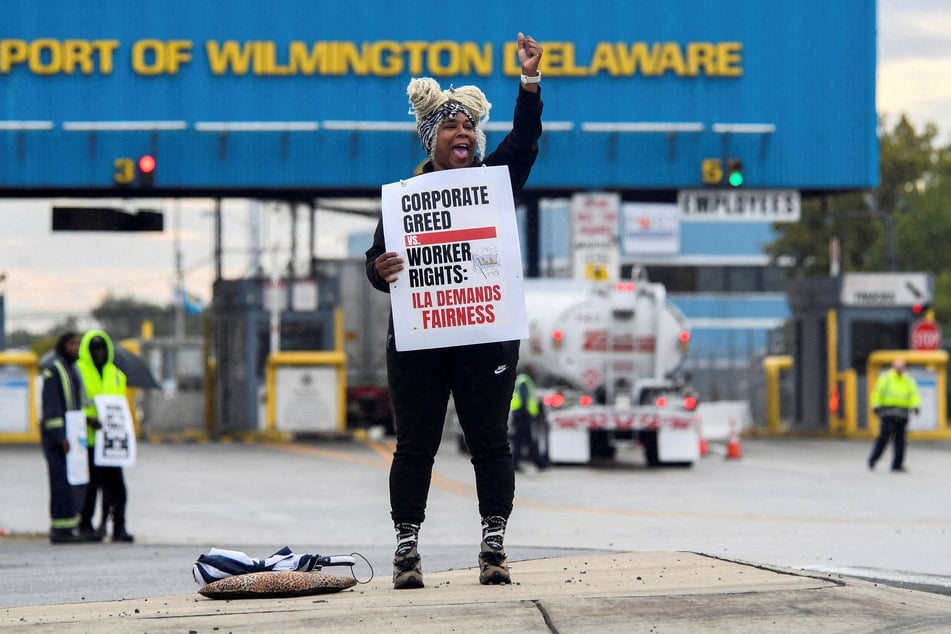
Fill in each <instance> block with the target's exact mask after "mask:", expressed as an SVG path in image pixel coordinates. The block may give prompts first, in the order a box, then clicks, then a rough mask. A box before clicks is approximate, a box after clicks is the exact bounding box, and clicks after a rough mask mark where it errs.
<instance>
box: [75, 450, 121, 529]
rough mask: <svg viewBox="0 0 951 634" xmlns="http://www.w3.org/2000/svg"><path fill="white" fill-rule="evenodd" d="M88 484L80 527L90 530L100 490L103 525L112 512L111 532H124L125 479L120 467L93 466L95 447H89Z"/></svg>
mask: <svg viewBox="0 0 951 634" xmlns="http://www.w3.org/2000/svg"><path fill="white" fill-rule="evenodd" d="M88 451H89V484H88V485H86V497H85V502H84V504H83V511H82V519H81V521H80V527H81V528H82V529H83V530H92V529H94V528H95V527H94V526H93V519H94V516H95V514H96V502H97V501H98V498H99V490H100V489H102V521H103V525H105V523H106V519H107V518H108V517H109V513H110V511H111V512H112V527H113V531H115V532H118V533H124V532H125V507H126V501H127V498H128V494H127V493H126V488H125V478H124V477H123V476H122V467H100V466H97V465H95V463H94V460H93V456H94V455H95V447H89V449H88Z"/></svg>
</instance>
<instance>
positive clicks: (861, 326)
mask: <svg viewBox="0 0 951 634" xmlns="http://www.w3.org/2000/svg"><path fill="white" fill-rule="evenodd" d="M850 323H851V326H850V329H851V337H850V339H851V341H852V355H851V357H852V358H851V360H850V362H849V367H852V368H855V369H857V370H859V371H860V372H861V371H864V369H865V365H866V364H867V363H868V358H869V355H870V354H872V352H874V351H875V350H902V349H904V348H906V347H907V346H908V329H909V322H908V321H907V320H902V321H881V320H876V321H872V320H866V319H853V320H852V321H851V322H850Z"/></svg>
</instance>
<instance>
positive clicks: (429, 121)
mask: <svg viewBox="0 0 951 634" xmlns="http://www.w3.org/2000/svg"><path fill="white" fill-rule="evenodd" d="M460 112H461V113H462V114H464V115H466V118H467V119H468V120H469V123H471V124H472V125H473V126H474V127H475V126H478V125H479V122H478V121H477V120H476V119H475V117H473V116H472V113H471V112H469V109H468V108H466V107H465V106H464V105H462V104H461V103H459V102H458V101H453V100H452V99H450V100H449V101H447V102H446V103H444V104H443V105H441V106H439V107H438V108H436V110H434V111H433V113H432V114H431V115H429V116H428V117H426V118H425V119H423V120H422V121H420V122H419V124H418V125H417V126H416V130H417V132H419V140H420V141H421V142H422V144H423V149H424V150H426V153H427V154H430V153H431V152H432V149H433V141H434V140H435V138H436V130H438V129H439V124H440V123H442V120H443V119H446V118H448V119H455V118H456V115H457V114H459V113H460Z"/></svg>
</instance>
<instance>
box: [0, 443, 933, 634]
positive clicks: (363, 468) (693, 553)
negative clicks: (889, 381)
mask: <svg viewBox="0 0 951 634" xmlns="http://www.w3.org/2000/svg"><path fill="white" fill-rule="evenodd" d="M719 449H721V448H717V447H714V448H713V451H712V455H711V456H708V457H706V458H704V459H703V461H702V462H701V463H699V464H697V465H695V466H694V467H693V468H690V469H670V470H668V469H660V470H658V469H648V468H646V467H645V466H644V465H643V464H641V463H640V462H639V459H637V458H634V459H631V460H624V459H622V460H621V461H619V463H616V464H612V465H598V466H590V467H589V466H585V467H555V468H552V469H550V470H547V471H545V472H540V473H534V472H529V473H526V474H522V475H520V476H519V479H518V484H517V487H518V489H517V501H516V510H515V512H514V513H513V517H512V521H511V523H510V527H509V531H508V533H507V538H506V547H507V550H508V553H509V557H510V560H511V562H512V563H511V565H512V574H513V581H514V583H513V584H512V585H510V586H501V587H483V586H480V585H479V584H478V570H477V568H475V565H476V560H475V559H476V552H477V545H478V540H479V526H478V515H477V512H476V509H475V495H474V492H473V486H472V479H471V466H469V464H468V462H467V460H466V459H465V457H464V456H460V455H458V454H456V453H455V452H454V451H453V450H452V448H451V447H450V446H449V445H448V443H447V446H446V447H444V449H443V452H442V453H441V454H440V457H439V458H438V459H437V465H436V476H435V478H434V481H433V489H432V492H431V495H430V505H429V510H428V513H429V517H428V519H427V522H426V523H425V524H424V526H423V531H422V533H421V536H420V552H421V554H422V556H423V567H424V573H425V579H426V587H425V588H423V589H420V590H411V591H396V590H393V589H392V585H391V581H390V576H389V573H390V570H389V562H390V558H391V557H392V547H393V545H394V534H393V529H392V526H391V525H390V522H389V520H388V508H387V505H386V487H387V484H386V482H387V466H388V461H389V454H388V452H389V450H390V447H389V446H388V443H387V442H378V443H375V442H366V443H357V442H352V441H347V440H332V441H330V440H328V441H319V440H317V441H307V442H292V443H247V444H245V443H233V444H228V443H220V442H214V443H196V444H153V443H143V444H142V445H140V447H139V461H138V463H137V464H136V465H135V466H134V467H132V468H129V469H127V470H126V478H127V482H128V486H129V492H130V505H129V516H130V530H131V531H132V532H134V533H135V534H136V543H134V544H131V545H130V544H111V543H102V544H81V545H52V544H49V543H48V541H47V540H46V538H45V531H46V527H47V524H48V518H47V517H46V504H47V499H48V493H47V488H46V482H45V467H44V463H43V459H42V454H41V452H40V450H39V448H38V447H35V446H15V445H6V446H0V479H2V481H3V482H5V483H12V486H4V487H3V489H2V494H0V531H2V532H3V533H6V534H5V535H4V536H2V537H0V568H2V570H3V572H4V574H2V575H0V628H2V629H3V630H4V631H14V632H15V631H24V632H26V631H29V632H38V631H42V632H60V631H61V632H75V631H90V632H92V631H95V632H112V631H116V632H129V631H148V632H165V631H168V632H172V631H174V632H182V631H194V632H204V631H208V632H211V631H227V632H232V631H233V632H238V631H282V632H293V631H302V630H304V629H307V630H313V629H317V628H323V629H328V630H332V631H341V632H351V631H352V632H364V631H379V630H382V629H384V628H386V629H392V628H394V627H403V628H407V629H409V630H410V631H423V632H446V631H455V632H467V631H485V630H488V629H491V630H495V631H498V632H516V631H517V632H533V631H535V632H589V631H590V632H595V631H597V632H612V631H625V632H638V631H644V632H687V631H690V632H696V631H712V630H716V631H737V632H754V631H755V632H764V631H776V632H779V631H782V632H791V631H816V630H819V629H821V630H822V631H823V632H870V631H889V632H900V631H909V632H912V631H922V632H924V631H928V632H932V631H942V630H949V631H951V598H949V597H947V596H945V595H944V594H943V592H944V591H946V590H947V587H948V586H951V583H947V582H948V577H947V576H946V574H944V573H946V571H947V567H946V566H947V561H948V559H947V555H944V554H943V553H944V551H945V550H946V549H945V548H943V542H942V541H941V540H942V536H946V534H948V532H949V529H951V512H949V511H946V510H945V509H944V508H943V505H940V504H934V503H933V502H932V503H931V504H930V506H923V505H924V504H925V503H926V501H927V500H937V499H940V497H936V496H940V492H941V491H943V488H944V485H943V473H944V466H945V465H946V464H947V461H948V450H947V449H946V448H945V446H944V445H943V444H941V443H929V444H923V443H913V444H912V445H911V447H910V448H909V473H908V474H900V475H894V474H890V473H887V472H882V471H878V472H869V471H868V469H867V467H866V466H865V465H864V464H863V462H862V457H863V455H864V454H865V453H866V452H867V446H866V444H864V443H857V442H854V441H838V440H807V441H801V440H795V439H783V440H765V441H763V440H747V441H745V442H744V451H743V456H742V458H740V459H738V460H726V459H725V458H724V455H723V454H722V453H720V452H719ZM817 501H821V503H819V502H817ZM724 505H728V506H724ZM896 537H897V538H898V539H900V540H901V541H900V542H897V543H898V544H899V545H898V546H897V547H895V548H891V549H892V550H901V551H902V552H903V553H904V556H903V557H901V558H900V559H898V560H894V559H892V558H890V557H889V556H887V555H885V554H882V553H881V551H883V550H887V549H888V548H886V547H885V546H886V544H887V543H888V542H887V540H889V539H894V538H896ZM850 544H851V546H850ZM284 545H288V546H290V547H291V548H292V550H294V551H295V552H316V553H320V554H349V553H351V552H357V553H360V554H362V555H364V556H365V557H366V558H367V560H368V562H369V564H368V565H364V566H362V567H358V568H357V569H355V572H356V574H357V576H358V577H360V578H361V579H362V580H366V579H367V577H368V576H369V574H368V573H369V569H370V567H371V566H372V569H373V575H374V576H373V578H372V580H369V582H367V583H362V584H358V585H357V586H355V587H353V588H351V589H348V590H345V591H342V592H339V593H335V594H327V595H317V596H308V597H298V598H283V599H251V600H231V601H215V600H211V599H206V598H204V597H202V596H200V595H198V594H197V592H196V591H197V589H198V587H197V585H195V583H194V581H193V580H192V579H191V573H190V571H191V565H192V564H193V563H194V561H195V560H196V558H197V557H198V555H200V554H201V553H203V552H207V550H208V549H209V548H211V547H213V546H216V547H219V548H230V549H235V550H242V551H244V552H246V553H248V554H249V555H251V556H254V557H263V556H267V555H269V554H271V553H272V552H273V551H274V550H276V549H277V548H280V547H281V546H284ZM929 550H930V552H931V553H932V554H931V556H930V557H928V556H927V552H928V551H929ZM325 571H326V572H331V573H337V572H338V570H337V569H333V568H328V569H326V570H325ZM842 571H849V572H850V573H851V574H843V572H842ZM860 577H866V579H863V578H860ZM925 590H927V591H925Z"/></svg>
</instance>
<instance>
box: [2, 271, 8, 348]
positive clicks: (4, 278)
mask: <svg viewBox="0 0 951 634" xmlns="http://www.w3.org/2000/svg"><path fill="white" fill-rule="evenodd" d="M6 295H7V274H6V273H0V350H6V349H7V312H6Z"/></svg>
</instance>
